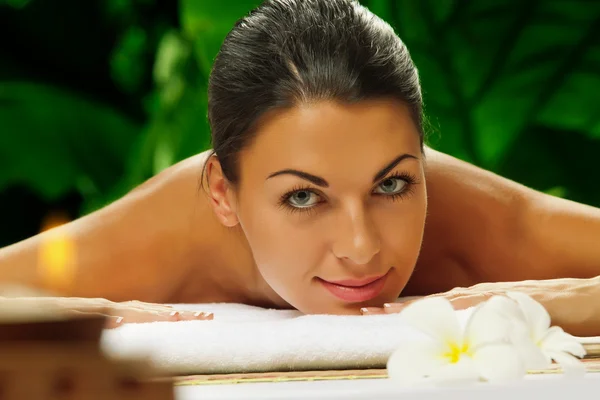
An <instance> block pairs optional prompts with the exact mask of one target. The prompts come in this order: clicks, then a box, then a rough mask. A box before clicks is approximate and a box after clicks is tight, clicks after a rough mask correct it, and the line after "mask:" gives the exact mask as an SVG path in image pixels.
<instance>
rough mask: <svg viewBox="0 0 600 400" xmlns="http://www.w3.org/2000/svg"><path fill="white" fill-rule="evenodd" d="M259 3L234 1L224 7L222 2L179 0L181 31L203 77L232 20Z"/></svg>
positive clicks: (230, 27)
mask: <svg viewBox="0 0 600 400" xmlns="http://www.w3.org/2000/svg"><path fill="white" fill-rule="evenodd" d="M260 3H262V1H260V0H236V1H230V2H228V3H227V7H224V6H223V3H222V2H217V1H204V0H181V3H180V18H181V24H182V27H183V33H184V34H185V35H186V37H188V38H190V39H191V40H192V41H193V42H194V43H195V53H196V57H197V60H198V63H199V65H200V66H201V68H202V70H203V72H204V73H205V75H206V76H208V73H209V71H210V68H211V65H212V62H213V60H214V58H215V57H216V55H217V53H218V51H219V48H220V47H221V44H222V43H223V40H224V39H225V36H226V35H227V33H229V31H230V30H231V29H232V28H233V26H234V24H235V22H236V21H237V20H238V19H240V18H242V17H243V16H244V15H246V14H248V13H249V12H250V11H251V10H252V9H254V8H256V7H257V6H258V5H260Z"/></svg>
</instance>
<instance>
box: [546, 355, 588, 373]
mask: <svg viewBox="0 0 600 400" xmlns="http://www.w3.org/2000/svg"><path fill="white" fill-rule="evenodd" d="M547 354H548V355H549V356H550V357H552V359H553V360H554V361H556V362H557V363H558V364H559V365H560V366H561V368H562V370H563V374H564V375H565V377H567V378H580V377H582V376H584V375H585V372H586V370H585V365H584V364H583V362H581V360H579V359H577V358H575V357H573V356H572V355H570V354H567V353H563V352H562V351H548V352H547Z"/></svg>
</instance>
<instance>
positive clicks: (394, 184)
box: [375, 178, 407, 195]
mask: <svg viewBox="0 0 600 400" xmlns="http://www.w3.org/2000/svg"><path fill="white" fill-rule="evenodd" d="M406 185H407V182H406V181H405V180H404V179H400V178H388V179H386V180H384V181H383V182H381V183H380V184H379V186H377V188H376V189H375V193H377V194H387V195H393V194H398V193H400V192H402V191H403V190H404V188H405V187H406Z"/></svg>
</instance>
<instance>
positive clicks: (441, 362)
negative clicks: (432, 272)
mask: <svg viewBox="0 0 600 400" xmlns="http://www.w3.org/2000/svg"><path fill="white" fill-rule="evenodd" d="M488 308H489V309H488ZM497 308H498V307H488V305H487V302H486V303H483V304H481V305H479V306H478V307H476V308H475V309H474V311H473V313H472V314H471V315H470V317H469V319H468V321H467V323H466V325H465V326H464V327H463V326H461V324H460V322H459V320H458V315H457V313H456V312H455V310H454V309H453V308H452V305H451V304H450V302H449V301H448V300H446V299H444V298H441V297H433V298H427V299H423V300H419V301H416V302H415V303H413V304H411V305H409V306H407V307H406V308H405V309H404V310H403V311H402V312H401V313H400V318H402V319H403V320H404V321H406V322H407V323H408V324H409V325H410V326H412V327H414V328H415V329H417V330H418V331H420V332H422V333H423V334H424V336H423V340H421V341H417V342H415V341H409V342H406V343H405V344H403V345H402V346H400V347H399V348H398V349H396V351H395V352H394V353H393V354H392V355H391V357H390V358H389V360H388V364H387V368H388V376H389V377H390V378H391V379H393V380H396V381H399V382H401V383H403V384H414V383H419V382H427V381H429V382H435V383H449V382H474V381H478V380H486V381H490V382H499V381H509V380H515V379H520V378H522V377H523V376H524V375H525V372H526V371H525V365H524V362H523V360H522V358H521V356H520V355H519V354H518V352H517V350H516V348H515V347H514V346H513V345H512V344H511V343H509V342H508V341H507V338H508V334H509V329H510V324H509V323H508V322H507V319H506V318H503V317H501V316H500V315H499V314H498V313H497V312H496V309H497Z"/></svg>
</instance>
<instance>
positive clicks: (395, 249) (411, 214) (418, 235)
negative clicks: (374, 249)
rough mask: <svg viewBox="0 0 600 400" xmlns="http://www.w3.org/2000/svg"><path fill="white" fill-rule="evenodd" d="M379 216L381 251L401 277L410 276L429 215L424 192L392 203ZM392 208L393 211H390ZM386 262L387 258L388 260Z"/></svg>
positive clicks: (423, 189) (420, 190) (379, 212)
mask: <svg viewBox="0 0 600 400" xmlns="http://www.w3.org/2000/svg"><path fill="white" fill-rule="evenodd" d="M389 207H390V209H388V208H387V207H382V208H380V209H379V210H378V212H377V217H376V218H377V224H378V227H379V232H380V240H381V251H382V253H383V254H385V255H387V256H389V261H390V262H391V264H392V265H393V266H394V267H395V268H396V269H397V270H398V272H399V274H400V275H402V276H407V277H408V276H410V275H411V274H412V271H413V269H414V267H415V264H416V262H417V258H418V256H419V252H420V250H421V245H422V242H423V233H424V230H425V218H426V215H427V196H426V191H425V188H420V189H419V190H418V191H415V193H414V194H413V197H411V198H410V199H406V200H399V201H398V202H392V203H391V204H390V205H389ZM391 208H393V209H394V210H391ZM386 258H387V257H386Z"/></svg>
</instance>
